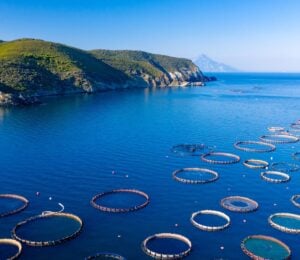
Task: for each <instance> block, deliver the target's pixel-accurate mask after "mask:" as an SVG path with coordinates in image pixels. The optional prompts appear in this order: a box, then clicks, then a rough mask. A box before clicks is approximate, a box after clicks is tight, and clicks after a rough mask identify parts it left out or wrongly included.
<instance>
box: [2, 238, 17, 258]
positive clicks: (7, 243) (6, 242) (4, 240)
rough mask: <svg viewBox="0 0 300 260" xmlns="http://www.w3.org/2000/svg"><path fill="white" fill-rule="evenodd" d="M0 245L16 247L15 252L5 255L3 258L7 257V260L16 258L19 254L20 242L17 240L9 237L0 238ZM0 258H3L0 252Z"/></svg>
mask: <svg viewBox="0 0 300 260" xmlns="http://www.w3.org/2000/svg"><path fill="white" fill-rule="evenodd" d="M0 245H1V246H8V247H14V248H16V250H15V251H16V252H14V253H13V255H10V256H5V259H7V260H14V259H17V258H18V257H19V256H20V255H21V252H22V244H21V243H20V242H19V241H17V240H14V239H10V238H0ZM5 251H6V252H7V251H8V250H7V249H6V250H5ZM0 253H1V250H0ZM0 258H1V259H3V258H2V254H0Z"/></svg>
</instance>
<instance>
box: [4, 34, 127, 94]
mask: <svg viewBox="0 0 300 260" xmlns="http://www.w3.org/2000/svg"><path fill="white" fill-rule="evenodd" d="M126 78H127V76H126V75H125V74H124V73H122V72H120V71H118V70H116V69H114V68H112V67H111V66H109V65H107V64H105V63H103V62H101V61H100V60H98V59H96V58H95V57H93V56H92V55H91V54H89V53H87V52H85V51H82V50H79V49H76V48H72V47H68V46H65V45H62V44H57V43H51V42H46V41H41V40H32V39H22V40H16V41H11V42H2V43H0V84H1V86H0V90H3V91H9V90H10V91H12V92H13V91H25V90H39V89H51V88H53V87H55V88H57V87H58V84H60V86H61V87H62V88H63V86H68V87H70V86H71V87H81V86H82V84H84V83H85V82H87V81H89V82H93V81H95V82H96V81H99V82H103V83H112V82H116V83H118V82H119V83H121V82H123V81H124V80H126Z"/></svg>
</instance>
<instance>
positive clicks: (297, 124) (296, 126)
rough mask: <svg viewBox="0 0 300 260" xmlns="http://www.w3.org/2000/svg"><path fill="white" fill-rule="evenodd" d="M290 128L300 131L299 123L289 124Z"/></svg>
mask: <svg viewBox="0 0 300 260" xmlns="http://www.w3.org/2000/svg"><path fill="white" fill-rule="evenodd" d="M291 128H294V129H300V122H297V123H293V124H291Z"/></svg>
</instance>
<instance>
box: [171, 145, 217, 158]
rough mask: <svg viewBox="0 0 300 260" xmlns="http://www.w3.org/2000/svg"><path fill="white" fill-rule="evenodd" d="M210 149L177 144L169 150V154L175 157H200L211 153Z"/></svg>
mask: <svg viewBox="0 0 300 260" xmlns="http://www.w3.org/2000/svg"><path fill="white" fill-rule="evenodd" d="M212 150H213V149H212V147H209V146H207V145H205V144H178V145H175V146H173V147H172V148H171V152H172V153H174V154H175V155H176V156H179V157H184V156H200V155H202V154H205V153H209V152H212Z"/></svg>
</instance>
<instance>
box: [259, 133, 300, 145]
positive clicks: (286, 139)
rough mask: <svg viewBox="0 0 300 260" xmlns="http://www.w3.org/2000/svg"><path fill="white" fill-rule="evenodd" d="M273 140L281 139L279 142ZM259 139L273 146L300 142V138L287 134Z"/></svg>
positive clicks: (265, 136)
mask: <svg viewBox="0 0 300 260" xmlns="http://www.w3.org/2000/svg"><path fill="white" fill-rule="evenodd" d="M272 138H281V140H280V139H278V140H274V139H272ZM259 139H260V140H261V141H263V142H266V143H272V144H289V143H296V142H298V141H299V138H298V137H296V136H294V135H285V134H273V135H262V136H261V137H259Z"/></svg>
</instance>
